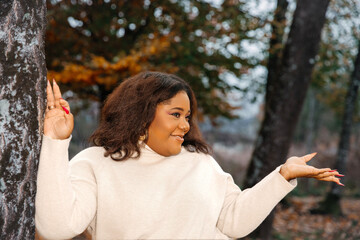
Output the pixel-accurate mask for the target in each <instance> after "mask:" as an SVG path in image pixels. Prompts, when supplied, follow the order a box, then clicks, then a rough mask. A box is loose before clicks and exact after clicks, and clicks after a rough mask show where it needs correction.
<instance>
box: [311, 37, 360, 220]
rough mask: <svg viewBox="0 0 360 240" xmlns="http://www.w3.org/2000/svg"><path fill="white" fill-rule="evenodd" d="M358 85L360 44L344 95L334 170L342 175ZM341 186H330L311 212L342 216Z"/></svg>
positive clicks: (359, 80) (347, 153)
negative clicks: (324, 196)
mask: <svg viewBox="0 0 360 240" xmlns="http://www.w3.org/2000/svg"><path fill="white" fill-rule="evenodd" d="M359 85H360V42H359V49H358V54H357V57H356V60H355V65H354V71H353V73H352V75H351V79H350V83H349V87H348V90H347V93H346V98H345V106H344V115H343V122H342V128H341V133H340V142H339V148H338V152H337V157H336V163H335V169H337V170H338V172H340V173H342V174H346V162H347V159H348V155H349V150H350V136H351V126H352V122H353V113H354V109H355V105H356V99H357V95H358V90H359ZM342 189H343V187H342V186H339V185H337V184H335V183H333V184H332V185H331V190H330V192H329V193H328V194H327V196H326V198H325V200H324V201H323V202H322V203H321V204H320V207H319V209H317V210H313V212H314V213H324V214H333V215H342V211H341V206H340V199H341V195H342Z"/></svg>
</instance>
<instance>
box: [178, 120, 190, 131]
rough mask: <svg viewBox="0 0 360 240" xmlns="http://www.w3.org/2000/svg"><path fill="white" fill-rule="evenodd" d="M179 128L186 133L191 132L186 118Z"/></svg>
mask: <svg viewBox="0 0 360 240" xmlns="http://www.w3.org/2000/svg"><path fill="white" fill-rule="evenodd" d="M179 128H180V129H181V130H182V131H184V132H188V131H189V130H190V124H189V122H188V121H187V119H186V118H184V120H182V121H181V123H180V125H179Z"/></svg>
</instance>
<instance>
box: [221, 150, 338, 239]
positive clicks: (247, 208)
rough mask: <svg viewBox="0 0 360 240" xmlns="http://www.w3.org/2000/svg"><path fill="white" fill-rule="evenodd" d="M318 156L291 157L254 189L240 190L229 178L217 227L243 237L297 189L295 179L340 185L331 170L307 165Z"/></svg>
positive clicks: (334, 172) (232, 234) (235, 236)
mask: <svg viewBox="0 0 360 240" xmlns="http://www.w3.org/2000/svg"><path fill="white" fill-rule="evenodd" d="M314 155H315V154H309V155H306V156H303V157H292V158H289V159H288V160H287V161H286V163H285V164H283V165H282V166H280V167H278V168H277V169H276V170H274V171H273V172H271V173H270V174H269V175H267V176H266V177H265V178H264V179H263V180H261V181H260V182H259V183H257V184H256V185H255V186H253V187H252V188H248V189H245V190H244V191H241V190H240V189H239V187H238V186H237V185H236V184H235V183H234V181H233V179H232V178H231V177H230V176H229V177H228V179H227V185H226V194H225V199H224V203H223V207H222V209H221V212H220V217H219V220H218V223H217V227H218V228H219V229H220V230H221V231H222V232H223V233H224V234H226V235H227V236H229V237H233V238H239V237H244V236H246V235H248V234H249V233H251V232H252V231H253V230H255V229H256V227H258V226H259V225H260V223H261V222H262V221H263V220H264V219H265V218H266V217H267V216H268V214H269V213H270V212H271V210H272V209H273V208H274V207H275V206H276V204H278V203H279V202H280V200H281V199H282V198H284V197H285V196H286V195H287V194H288V193H289V192H290V191H291V190H293V189H294V188H295V186H296V178H299V177H311V178H315V179H318V180H322V181H333V182H336V183H338V184H340V181H339V179H338V178H336V176H341V175H339V173H338V172H337V171H334V170H331V169H330V168H322V169H318V168H315V167H312V166H309V165H307V164H306V163H307V162H308V161H310V159H311V158H312V157H313V156H314Z"/></svg>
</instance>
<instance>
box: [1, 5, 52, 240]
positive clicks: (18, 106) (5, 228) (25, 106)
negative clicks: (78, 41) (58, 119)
mask: <svg viewBox="0 0 360 240" xmlns="http://www.w3.org/2000/svg"><path fill="white" fill-rule="evenodd" d="M45 15H46V5H45V1H44V0H43V1H40V0H37V1H35V0H12V1H0V49H1V53H0V76H1V85H0V229H1V234H0V239H4V240H5V239H21V240H22V239H34V236H35V223H34V214H35V206H34V200H35V191H36V170H37V165H38V158H39V153H40V140H41V137H40V136H41V134H40V133H41V132H42V120H43V114H44V112H45V111H44V110H45V109H44V108H45V101H44V99H45V86H46V66H45V56H44V41H43V38H44V31H45Z"/></svg>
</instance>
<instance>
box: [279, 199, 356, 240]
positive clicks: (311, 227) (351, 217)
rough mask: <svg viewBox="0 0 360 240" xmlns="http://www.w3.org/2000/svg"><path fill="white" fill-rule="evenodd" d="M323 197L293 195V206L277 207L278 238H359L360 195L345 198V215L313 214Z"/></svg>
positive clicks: (311, 239) (291, 200) (343, 205)
mask: <svg viewBox="0 0 360 240" xmlns="http://www.w3.org/2000/svg"><path fill="white" fill-rule="evenodd" d="M320 201H321V198H317V197H302V198H300V197H292V198H290V199H289V202H290V206H289V207H284V206H282V205H279V206H278V207H277V211H276V216H275V221H274V236H275V237H274V238H275V239H281V240H286V239H292V240H313V239H314V240H315V239H316V240H318V239H326V240H342V239H345V240H356V239H360V199H342V200H341V207H342V210H343V214H344V216H341V217H335V216H332V215H320V214H311V213H310V210H311V209H313V208H316V207H317V206H318V203H319V202H320Z"/></svg>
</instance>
